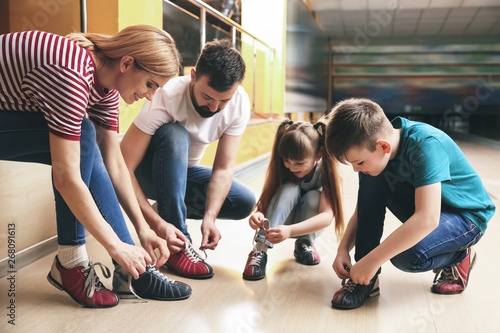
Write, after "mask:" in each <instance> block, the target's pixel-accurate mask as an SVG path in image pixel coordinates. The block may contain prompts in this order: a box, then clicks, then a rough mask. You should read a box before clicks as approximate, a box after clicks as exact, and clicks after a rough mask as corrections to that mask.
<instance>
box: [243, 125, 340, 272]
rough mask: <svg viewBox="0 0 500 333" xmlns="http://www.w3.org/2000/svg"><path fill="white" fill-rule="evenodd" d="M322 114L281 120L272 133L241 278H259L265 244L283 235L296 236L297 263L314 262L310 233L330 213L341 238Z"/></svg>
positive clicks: (337, 192) (263, 266)
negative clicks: (313, 120) (301, 119)
mask: <svg viewBox="0 0 500 333" xmlns="http://www.w3.org/2000/svg"><path fill="white" fill-rule="evenodd" d="M326 122H327V116H324V117H322V118H321V119H320V120H319V121H318V123H317V124H316V125H312V124H311V123H308V122H295V123H294V122H292V121H290V120H285V121H283V122H282V123H281V124H280V125H279V127H278V130H277V132H276V137H275V140H274V145H273V149H272V152H271V160H270V164H269V167H268V170H267V174H266V180H265V183H264V188H263V190H262V194H261V196H260V198H259V200H258V202H257V204H256V209H255V212H254V213H253V214H252V215H251V216H250V220H249V223H250V227H251V228H252V229H254V230H256V236H255V242H256V243H255V246H254V248H253V250H252V251H251V252H250V254H249V256H248V260H247V263H246V265H245V269H244V272H243V278H244V279H246V280H260V279H262V278H264V277H265V274H266V273H265V269H266V263H267V249H268V248H272V247H273V246H274V244H277V243H280V242H282V241H284V240H285V239H287V238H290V237H293V238H297V240H296V242H295V250H294V255H295V258H296V260H297V262H299V263H301V264H304V265H316V264H318V263H319V261H320V258H319V255H318V253H317V251H316V248H315V247H314V242H315V239H316V232H318V231H320V230H322V229H324V228H326V227H327V226H329V225H330V224H331V221H332V219H334V218H335V232H336V235H337V238H341V237H342V234H343V229H344V218H343V211H342V204H341V188H340V185H341V184H340V177H339V174H338V171H337V164H336V162H335V161H333V160H332V159H331V158H330V156H329V155H328V154H326V152H325V148H324V147H325V144H324V143H325V142H324V131H325V127H326Z"/></svg>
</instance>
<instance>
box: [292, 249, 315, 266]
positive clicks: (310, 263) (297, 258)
mask: <svg viewBox="0 0 500 333" xmlns="http://www.w3.org/2000/svg"><path fill="white" fill-rule="evenodd" d="M293 256H294V257H295V261H296V262H298V263H299V264H302V265H307V266H314V265H317V264H319V263H320V262H321V259H320V260H318V261H312V262H302V261H300V259H299V256H298V255H297V253H296V252H293Z"/></svg>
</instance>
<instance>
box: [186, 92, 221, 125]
mask: <svg viewBox="0 0 500 333" xmlns="http://www.w3.org/2000/svg"><path fill="white" fill-rule="evenodd" d="M191 102H193V106H194V109H195V110H196V112H198V114H199V115H200V116H201V117H203V118H210V117H213V116H215V115H216V114H217V113H219V112H220V111H221V109H217V111H214V112H212V111H210V109H209V108H208V106H199V105H198V103H196V99H195V98H194V92H193V87H191Z"/></svg>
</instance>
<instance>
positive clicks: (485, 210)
mask: <svg viewBox="0 0 500 333" xmlns="http://www.w3.org/2000/svg"><path fill="white" fill-rule="evenodd" d="M392 125H393V126H394V128H400V129H401V137H400V142H399V148H398V152H397V153H396V156H394V158H393V159H392V160H390V161H389V164H388V168H390V170H391V171H392V172H394V173H395V174H396V175H399V176H400V177H402V178H403V179H404V180H405V181H407V182H408V183H410V184H411V185H413V186H414V187H415V188H417V187H420V186H424V185H429V184H434V183H437V182H441V202H442V204H443V205H445V206H448V207H452V208H453V209H454V210H456V211H458V212H459V213H461V214H463V215H464V216H465V217H467V218H469V219H470V220H471V221H472V222H474V223H475V224H476V225H477V226H478V227H479V229H480V230H481V232H482V233H483V234H484V232H485V230H486V225H487V223H488V221H489V220H490V219H491V217H492V216H493V214H494V213H495V205H494V204H493V201H491V198H490V196H489V195H488V193H487V192H486V189H485V188H484V185H483V183H482V181H481V179H480V178H479V175H478V174H477V172H476V170H474V169H473V168H472V166H471V165H470V163H469V161H467V158H466V157H465V155H464V153H463V152H462V151H461V150H460V148H458V146H457V144H456V143H455V142H454V141H453V140H452V139H451V138H450V137H449V136H448V135H447V134H446V133H444V132H443V131H441V130H439V129H437V128H435V127H432V126H431V125H428V124H424V123H420V122H416V121H410V120H408V119H405V118H401V117H397V118H395V119H394V120H393V121H392Z"/></svg>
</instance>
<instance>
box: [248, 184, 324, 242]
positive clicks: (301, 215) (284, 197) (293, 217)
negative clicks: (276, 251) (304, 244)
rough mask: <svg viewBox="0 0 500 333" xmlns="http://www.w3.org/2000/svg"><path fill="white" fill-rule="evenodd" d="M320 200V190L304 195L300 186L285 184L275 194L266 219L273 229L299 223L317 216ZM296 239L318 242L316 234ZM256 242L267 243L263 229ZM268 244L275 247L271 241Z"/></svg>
mask: <svg viewBox="0 0 500 333" xmlns="http://www.w3.org/2000/svg"><path fill="white" fill-rule="evenodd" d="M320 198H321V191H320V190H310V191H307V192H306V193H304V194H302V193H301V188H300V186H299V185H298V184H292V183H286V184H283V186H282V187H281V191H280V192H278V193H275V194H274V196H273V198H272V199H271V202H270V203H269V208H268V209H267V214H266V217H267V218H268V219H269V222H270V226H271V228H274V227H276V226H278V225H283V224H287V225H290V224H295V223H299V222H302V221H305V220H307V219H308V218H310V217H313V216H315V215H317V214H318V210H319V201H320ZM296 238H297V239H306V240H308V241H309V244H311V245H312V244H314V242H315V240H316V233H312V234H307V235H302V236H298V237H296ZM255 240H256V241H257V242H264V241H265V237H264V230H263V229H262V228H261V229H260V230H259V234H258V235H257V237H256V238H255ZM266 244H267V246H268V247H270V248H272V247H273V246H274V245H273V244H272V243H270V242H269V241H266Z"/></svg>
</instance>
